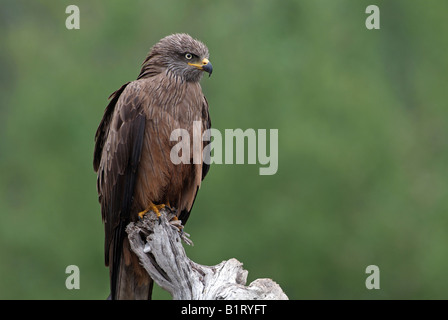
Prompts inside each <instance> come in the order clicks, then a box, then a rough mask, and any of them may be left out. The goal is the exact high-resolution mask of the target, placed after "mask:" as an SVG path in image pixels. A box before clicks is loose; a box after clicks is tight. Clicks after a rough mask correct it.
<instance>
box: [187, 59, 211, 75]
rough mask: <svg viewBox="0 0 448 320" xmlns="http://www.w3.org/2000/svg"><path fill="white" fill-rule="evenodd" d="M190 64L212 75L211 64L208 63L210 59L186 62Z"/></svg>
mask: <svg viewBox="0 0 448 320" xmlns="http://www.w3.org/2000/svg"><path fill="white" fill-rule="evenodd" d="M188 64H189V65H190V66H194V67H196V68H198V69H199V70H202V71H205V72H208V74H209V76H211V75H212V72H213V66H212V64H211V63H210V61H208V59H207V58H204V59H203V60H202V61H201V63H190V62H189V63H188Z"/></svg>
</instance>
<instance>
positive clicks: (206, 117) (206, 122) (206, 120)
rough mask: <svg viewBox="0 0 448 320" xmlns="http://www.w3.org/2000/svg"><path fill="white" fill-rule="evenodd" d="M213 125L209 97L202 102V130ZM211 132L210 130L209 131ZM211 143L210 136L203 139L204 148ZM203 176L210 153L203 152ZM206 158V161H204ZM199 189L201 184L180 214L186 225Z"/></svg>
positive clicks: (206, 171)
mask: <svg viewBox="0 0 448 320" xmlns="http://www.w3.org/2000/svg"><path fill="white" fill-rule="evenodd" d="M211 126H212V123H211V120H210V113H209V107H208V101H207V98H205V96H204V99H203V104H202V132H205V131H206V130H208V129H210V128H211ZM209 133H210V132H209ZM208 144H210V136H209V137H208V140H205V141H203V145H202V148H203V149H202V150H204V148H205V147H206V146H207V145H208ZM202 156H203V159H202V178H201V180H204V178H205V176H206V175H207V173H208V171H209V169H210V153H207V154H204V153H203V154H202ZM204 160H205V161H204ZM198 191H199V185H197V186H196V190H194V197H193V202H192V204H191V208H189V209H184V210H182V212H181V213H180V215H179V220H181V221H182V224H183V225H185V223H187V220H188V218H189V216H190V212H191V209H192V208H193V205H194V202H195V200H196V196H197V195H198Z"/></svg>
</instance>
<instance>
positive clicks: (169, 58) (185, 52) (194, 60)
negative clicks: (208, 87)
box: [139, 33, 213, 82]
mask: <svg viewBox="0 0 448 320" xmlns="http://www.w3.org/2000/svg"><path fill="white" fill-rule="evenodd" d="M208 58H209V53H208V49H207V47H206V46H205V44H203V43H202V42H200V41H199V40H196V39H193V38H192V37H191V36H189V35H188V34H185V33H176V34H172V35H169V36H167V37H165V38H163V39H161V40H160V41H159V42H158V43H157V44H156V45H154V46H153V47H152V48H151V51H150V52H149V55H148V57H147V58H146V59H145V61H144V62H143V66H142V71H141V72H140V76H139V79H140V78H144V77H148V76H149V77H150V76H154V75H156V74H158V73H161V72H167V73H168V74H170V75H173V76H175V77H177V78H180V79H181V80H182V81H196V82H197V81H199V80H201V78H202V75H203V72H204V71H205V72H207V73H208V74H209V75H211V74H212V71H213V68H212V64H211V63H210V61H209V60H208Z"/></svg>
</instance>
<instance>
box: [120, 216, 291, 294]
mask: <svg viewBox="0 0 448 320" xmlns="http://www.w3.org/2000/svg"><path fill="white" fill-rule="evenodd" d="M161 214H162V215H161V217H160V218H159V219H157V217H156V215H155V214H154V213H152V212H151V213H149V214H146V215H145V216H144V218H143V219H142V220H140V221H138V222H136V223H132V222H131V223H130V224H129V225H128V227H127V229H126V232H127V233H128V237H129V241H130V244H131V249H132V250H133V251H134V252H135V254H136V255H137V256H138V257H139V259H140V262H141V264H142V265H143V267H144V268H145V270H146V271H147V272H148V274H149V275H150V276H151V278H152V279H153V280H154V281H155V282H156V283H157V284H158V285H159V286H160V287H162V288H163V289H165V290H167V291H168V292H169V293H170V294H171V295H172V297H173V299H174V300H243V299H248V300H285V299H288V297H287V296H286V294H285V293H284V292H283V290H282V289H281V288H280V286H279V285H278V284H277V283H275V282H274V281H273V280H271V279H257V280H255V281H253V282H252V283H250V284H249V286H246V281H247V274H248V272H247V271H246V270H244V269H243V267H242V266H243V264H242V263H241V262H239V261H238V260H236V259H233V258H232V259H229V260H227V261H223V262H221V263H220V264H217V265H215V266H204V265H200V264H198V263H195V262H194V261H191V260H190V259H189V258H188V257H187V255H186V253H185V250H184V247H183V246H182V241H181V240H184V242H186V243H188V244H192V242H191V240H190V239H189V236H188V234H186V233H185V232H183V231H182V232H180V230H181V229H182V228H181V226H180V221H178V220H173V218H174V216H175V215H174V214H173V213H172V212H170V211H169V210H168V209H163V210H161Z"/></svg>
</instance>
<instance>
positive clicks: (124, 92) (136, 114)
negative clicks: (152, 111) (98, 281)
mask: <svg viewBox="0 0 448 320" xmlns="http://www.w3.org/2000/svg"><path fill="white" fill-rule="evenodd" d="M111 97H112V100H111V101H110V103H109V105H108V106H107V108H106V111H105V113H104V117H103V119H102V121H101V123H100V125H99V127H98V130H97V133H96V143H95V151H94V169H95V171H97V173H98V179H97V189H98V195H99V201H100V203H101V214H102V217H103V221H104V226H105V244H104V251H105V263H106V265H109V268H110V270H111V271H110V272H111V277H110V278H111V290H112V293H111V294H112V298H115V297H116V295H115V294H116V292H115V291H116V290H117V281H118V279H117V278H118V277H119V268H120V259H121V252H122V249H123V241H124V238H125V236H126V232H125V228H126V225H127V224H128V223H129V221H130V215H131V210H132V199H133V194H134V187H135V181H136V176H137V169H138V165H139V162H140V156H141V150H142V145H143V139H144V131H145V121H146V119H145V115H144V113H143V108H142V105H143V104H144V103H145V94H144V93H143V92H142V91H141V90H140V86H139V85H138V83H136V82H131V83H127V84H125V85H123V86H122V87H121V88H120V89H119V90H117V91H116V92H114V93H113V94H112V95H111Z"/></svg>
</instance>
